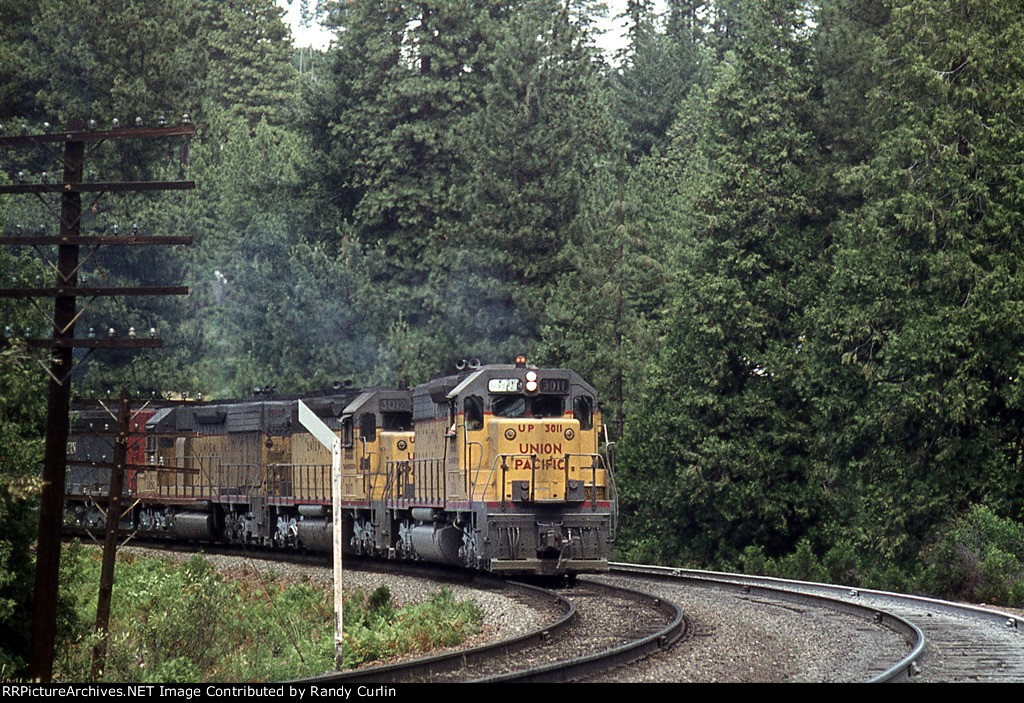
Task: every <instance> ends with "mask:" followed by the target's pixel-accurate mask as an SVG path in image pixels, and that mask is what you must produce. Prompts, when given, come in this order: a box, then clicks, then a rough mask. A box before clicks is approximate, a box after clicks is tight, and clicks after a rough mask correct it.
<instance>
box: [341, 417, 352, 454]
mask: <svg viewBox="0 0 1024 703" xmlns="http://www.w3.org/2000/svg"><path fill="white" fill-rule="evenodd" d="M352 442H353V439H352V416H351V415H348V416H347V417H344V418H342V420H341V446H343V447H351V446H352Z"/></svg>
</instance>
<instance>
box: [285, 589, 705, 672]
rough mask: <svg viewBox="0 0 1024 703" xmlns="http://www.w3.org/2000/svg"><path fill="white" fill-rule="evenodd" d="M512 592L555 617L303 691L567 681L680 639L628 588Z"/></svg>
mask: <svg viewBox="0 0 1024 703" xmlns="http://www.w3.org/2000/svg"><path fill="white" fill-rule="evenodd" d="M512 586H514V587H515V588H519V589H529V590H530V591H532V592H533V593H534V594H535V597H537V598H542V599H550V600H551V602H554V603H558V604H559V607H560V608H561V612H562V615H561V617H559V618H558V620H556V621H555V622H554V623H551V624H549V625H546V626H544V627H542V628H540V629H538V630H535V631H533V632H530V633H528V634H526V635H524V636H521V637H517V638H514V639H511V640H506V641H503V642H498V643H494V644H488V645H483V646H480V647H473V648H470V649H465V650H462V651H459V652H454V653H450V654H442V655H439V656H434V657H426V658H423V659H417V660H413V661H407V662H401V663H397V664H391V665H385V666H376V667H366V668H363V669H356V670H352V671H343V672H337V673H332V674H327V675H325V676H321V677H316V678H314V679H307V680H303V683H309V684H314V685H328V684H337V683H344V682H359V683H405V682H431V683H436V682H456V681H474V682H512V681H515V682H558V681H572V680H576V679H581V678H584V677H586V676H587V675H591V674H594V673H597V672H600V671H604V670H606V669H608V668H611V667H615V666H621V665H623V664H626V663H629V662H633V661H636V660H638V659H641V658H643V657H645V656H647V655H648V654H650V653H652V652H655V651H658V650H661V649H663V648H666V647H668V646H670V645H671V644H672V643H673V642H674V641H675V640H676V639H678V638H679V637H681V636H682V635H683V634H685V631H686V620H685V618H684V617H683V614H682V611H681V610H680V609H679V608H678V607H677V606H676V605H675V604H673V603H671V602H668V601H665V600H663V599H660V598H652V597H651V596H648V595H647V594H645V593H643V592H640V591H636V590H634V589H631V588H626V587H622V586H616V585H609V584H600V583H591V582H586V583H580V584H578V585H577V586H576V587H574V588H572V589H561V590H560V591H558V592H555V591H550V590H545V589H541V588H538V587H536V586H531V585H527V584H523V583H512Z"/></svg>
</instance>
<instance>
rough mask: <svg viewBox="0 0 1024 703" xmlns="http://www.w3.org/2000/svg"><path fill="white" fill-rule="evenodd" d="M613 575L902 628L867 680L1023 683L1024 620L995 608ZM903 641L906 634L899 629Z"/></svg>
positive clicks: (804, 587)
mask: <svg viewBox="0 0 1024 703" xmlns="http://www.w3.org/2000/svg"><path fill="white" fill-rule="evenodd" d="M612 573H614V574H619V575H630V576H636V577H642V578H655V579H658V580H661V581H676V582H678V583H680V584H688V585H691V586H692V585H700V584H704V585H707V586H712V585H714V587H728V588H733V589H739V590H740V592H743V591H744V590H746V592H747V593H748V594H755V593H758V592H767V591H769V590H779V591H782V592H787V593H790V594H792V596H791V597H792V598H794V599H795V600H794V602H798V601H799V599H801V598H818V597H825V598H828V599H831V600H832V601H834V602H836V603H842V604H846V605H848V606H851V607H857V608H861V609H863V610H865V611H867V612H871V611H874V612H875V613H878V615H876V616H873V617H874V618H875V619H876V620H880V621H889V619H890V618H892V621H893V622H897V621H902V622H905V623H908V624H909V625H910V626H911V627H912V628H914V629H915V630H916V631H917V632H919V633H920V634H919V635H914V636H913V637H914V639H913V642H912V644H911V646H910V648H909V650H908V651H907V653H906V654H905V655H904V656H903V657H902V658H900V660H899V661H896V662H893V664H892V666H890V667H889V668H888V669H887V670H886V671H884V672H880V673H879V674H878V675H876V676H873V677H871V679H870V680H890V681H900V680H902V681H907V680H911V681H920V682H974V681H978V682H1021V681H1024V622H1022V621H1021V619H1020V618H1018V617H1016V616H1014V615H1011V614H1008V613H1002V612H999V611H993V610H988V609H984V608H978V607H974V606H969V605H963V604H958V603H950V602H947V601H941V600H936V599H932V598H923V597H919V596H909V595H903V594H898V593H888V592H884V591H875V590H869V589H857V588H849V587H844V586H831V585H825V584H817V583H807V582H800V581H786V580H783V579H774V578H769V577H759V576H746V575H740V574H722V573H713V572H706V571H694V570H688V569H674V568H668V567H654V566H641V565H636V564H613V565H612ZM904 633H905V636H907V637H908V638H909V637H911V636H910V635H909V633H907V632H906V631H904Z"/></svg>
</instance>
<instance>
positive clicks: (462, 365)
mask: <svg viewBox="0 0 1024 703" xmlns="http://www.w3.org/2000/svg"><path fill="white" fill-rule="evenodd" d="M465 368H466V360H465V359H460V360H459V361H456V362H455V370H456V371H462V370H463V369H465Z"/></svg>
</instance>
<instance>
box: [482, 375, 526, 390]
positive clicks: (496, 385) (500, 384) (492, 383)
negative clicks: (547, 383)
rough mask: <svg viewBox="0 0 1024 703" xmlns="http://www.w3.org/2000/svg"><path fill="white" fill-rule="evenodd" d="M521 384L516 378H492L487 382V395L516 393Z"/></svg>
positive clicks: (520, 388) (521, 387)
mask: <svg viewBox="0 0 1024 703" xmlns="http://www.w3.org/2000/svg"><path fill="white" fill-rule="evenodd" d="M522 389H523V382H522V381H521V380H519V379H518V378H492V379H491V380H489V381H488V382H487V392H488V393H518V392H520V391H521V390H522Z"/></svg>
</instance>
